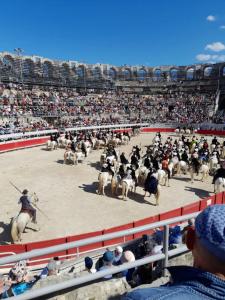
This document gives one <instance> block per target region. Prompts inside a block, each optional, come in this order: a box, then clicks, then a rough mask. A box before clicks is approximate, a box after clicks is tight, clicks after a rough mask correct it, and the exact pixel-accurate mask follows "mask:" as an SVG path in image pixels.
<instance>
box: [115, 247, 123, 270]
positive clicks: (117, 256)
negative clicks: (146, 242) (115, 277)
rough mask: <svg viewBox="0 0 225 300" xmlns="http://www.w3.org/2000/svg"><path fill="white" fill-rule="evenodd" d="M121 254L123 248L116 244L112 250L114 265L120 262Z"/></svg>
mask: <svg viewBox="0 0 225 300" xmlns="http://www.w3.org/2000/svg"><path fill="white" fill-rule="evenodd" d="M122 254H123V248H122V247H121V246H117V247H116V248H115V250H114V260H113V265H114V266H118V265H120V264H121V257H122Z"/></svg>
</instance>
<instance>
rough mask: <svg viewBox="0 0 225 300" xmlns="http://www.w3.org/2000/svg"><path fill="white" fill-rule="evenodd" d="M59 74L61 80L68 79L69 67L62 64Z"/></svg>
mask: <svg viewBox="0 0 225 300" xmlns="http://www.w3.org/2000/svg"><path fill="white" fill-rule="evenodd" d="M60 73H61V76H62V77H63V78H68V77H70V66H69V65H68V64H67V63H63V64H62V66H61V70H60Z"/></svg>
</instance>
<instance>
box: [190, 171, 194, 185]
mask: <svg viewBox="0 0 225 300" xmlns="http://www.w3.org/2000/svg"><path fill="white" fill-rule="evenodd" d="M190 175H191V183H193V182H194V171H193V170H191V172H190Z"/></svg>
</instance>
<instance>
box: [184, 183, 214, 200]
mask: <svg viewBox="0 0 225 300" xmlns="http://www.w3.org/2000/svg"><path fill="white" fill-rule="evenodd" d="M185 191H189V192H192V193H194V194H195V195H196V196H198V197H199V198H205V197H209V196H210V194H211V192H209V191H206V190H203V189H199V188H195V187H192V186H186V187H185Z"/></svg>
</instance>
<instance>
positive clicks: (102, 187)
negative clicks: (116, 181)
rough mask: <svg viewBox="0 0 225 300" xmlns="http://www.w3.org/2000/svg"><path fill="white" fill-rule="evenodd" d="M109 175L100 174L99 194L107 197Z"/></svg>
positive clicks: (105, 173) (106, 173)
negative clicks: (106, 188) (106, 189)
mask: <svg viewBox="0 0 225 300" xmlns="http://www.w3.org/2000/svg"><path fill="white" fill-rule="evenodd" d="M108 179H109V173H108V172H100V173H99V175H98V194H99V195H105V187H106V186H107V184H108Z"/></svg>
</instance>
